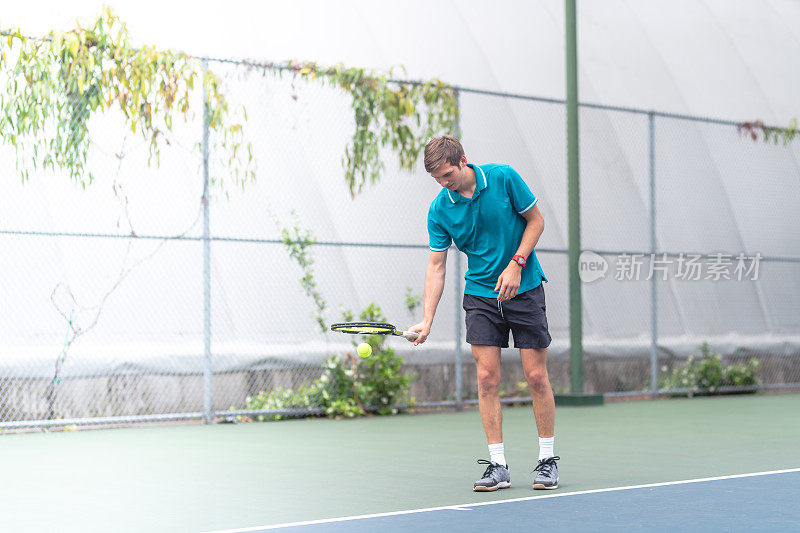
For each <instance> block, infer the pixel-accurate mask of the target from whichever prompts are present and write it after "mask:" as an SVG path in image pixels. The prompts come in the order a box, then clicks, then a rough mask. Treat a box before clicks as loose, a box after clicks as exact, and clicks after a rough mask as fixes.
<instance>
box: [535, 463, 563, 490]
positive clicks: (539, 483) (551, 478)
mask: <svg viewBox="0 0 800 533" xmlns="http://www.w3.org/2000/svg"><path fill="white" fill-rule="evenodd" d="M560 459H561V457H559V456H557V455H556V456H555V457H548V458H547V459H542V460H541V461H539V464H538V465H536V468H534V469H533V471H534V472H537V471H538V472H539V473H538V474H536V479H534V480H533V488H534V489H557V488H558V465H556V461H558V460H560Z"/></svg>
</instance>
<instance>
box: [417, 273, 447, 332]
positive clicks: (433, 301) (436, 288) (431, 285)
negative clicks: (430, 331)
mask: <svg viewBox="0 0 800 533" xmlns="http://www.w3.org/2000/svg"><path fill="white" fill-rule="evenodd" d="M444 276H445V267H444V265H442V266H436V265H431V264H429V265H428V269H427V270H426V271H425V294H424V296H423V300H422V301H423V309H424V312H425V316H424V318H423V322H425V323H426V324H427V325H428V326H429V327H430V325H431V324H433V317H434V315H435V314H436V307H438V305H439V300H440V299H441V298H442V292H444Z"/></svg>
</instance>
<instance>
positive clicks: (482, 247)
mask: <svg viewBox="0 0 800 533" xmlns="http://www.w3.org/2000/svg"><path fill="white" fill-rule="evenodd" d="M469 166H470V167H471V168H472V169H473V170H474V171H475V180H476V185H475V193H474V194H473V195H472V198H465V197H463V196H461V195H460V194H458V193H457V192H455V191H450V190H447V189H445V188H444V187H442V190H441V191H439V194H438V195H437V196H436V198H435V199H434V200H433V202H431V206H430V208H429V209H428V237H429V242H430V248H431V250H432V251H434V252H444V251H445V250H447V249H448V248H450V245H451V244H452V243H455V245H456V247H458V249H459V250H461V251H462V252H464V253H465V254H467V266H468V270H467V273H466V275H465V276H464V279H465V280H466V286H465V288H464V294H472V295H474V296H484V297H486V298H497V296H498V294H499V291H496V290H494V288H495V286H496V285H497V278H499V277H500V274H502V272H503V270H505V268H506V267H507V266H508V263H509V261H511V259H512V258H513V257H514V254H515V253H516V252H517V248H519V244H520V242H522V234H523V232H524V231H525V226H526V225H527V221H526V220H525V218H524V217H523V216H522V214H523V213H525V212H526V211H528V210H529V209H531V208H533V206H534V205H536V202H538V201H539V200H538V198H536V196H534V194H533V193H532V192H531V190H530V188H529V187H528V185H527V184H526V183H525V181H524V180H523V179H522V177H521V176H520V175H519V174H518V173H517V171H516V170H514V169H513V168H511V167H510V166H508V165H499V164H496V163H490V164H488V165H479V166H478V165H472V164H469ZM527 259H528V264H527V265H526V266H525V268H523V269H522V279H521V282H520V286H519V290H518V291H517V292H518V293H523V292H526V291H529V290H531V289H535V288H536V287H538V286H539V285H541V283H542V281H547V278H546V277H545V276H544V271H543V270H542V266H541V265H540V264H539V259H538V258H537V257H536V252H535V251H532V252H531V255H530V256H529V257H528V258H527Z"/></svg>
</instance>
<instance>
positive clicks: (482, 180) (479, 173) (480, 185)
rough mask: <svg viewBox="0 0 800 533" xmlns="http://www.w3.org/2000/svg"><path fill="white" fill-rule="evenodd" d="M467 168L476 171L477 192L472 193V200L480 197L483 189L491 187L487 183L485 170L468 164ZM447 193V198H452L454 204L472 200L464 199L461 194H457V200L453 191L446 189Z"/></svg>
mask: <svg viewBox="0 0 800 533" xmlns="http://www.w3.org/2000/svg"><path fill="white" fill-rule="evenodd" d="M467 166H468V167H470V168H471V169H472V170H474V171H475V192H474V193H472V198H475V197H476V196H478V193H479V192H481V191H482V190H483V189H485V188H486V187H488V186H489V182H488V181H486V174H484V172H483V169H482V168H481V167H479V166H477V165H473V164H472V163H467ZM445 190H446V191H447V196H448V197H449V198H450V201H451V202H452V203H456V202H457V201H459V199H460V200H461V201H464V202H469V201H470V200H471V199H470V198H464V197H463V196H461V195H460V194H458V193H456V194H455V198H454V197H453V193H452V191H450V190H449V189H445Z"/></svg>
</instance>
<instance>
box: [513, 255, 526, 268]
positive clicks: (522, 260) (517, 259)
mask: <svg viewBox="0 0 800 533" xmlns="http://www.w3.org/2000/svg"><path fill="white" fill-rule="evenodd" d="M512 261H514V262H516V263H517V264H518V265H519V266H520V268H525V265H526V263H527V261H525V258H524V257H522V256H521V255H515V256H514V257H513V259H512Z"/></svg>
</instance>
